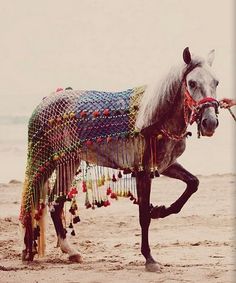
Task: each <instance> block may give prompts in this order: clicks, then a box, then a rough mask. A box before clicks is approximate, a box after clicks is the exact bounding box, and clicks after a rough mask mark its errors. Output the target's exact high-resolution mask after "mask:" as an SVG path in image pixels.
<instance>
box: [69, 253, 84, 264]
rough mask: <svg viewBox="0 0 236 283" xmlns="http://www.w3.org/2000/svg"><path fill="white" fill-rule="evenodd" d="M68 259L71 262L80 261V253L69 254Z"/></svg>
mask: <svg viewBox="0 0 236 283" xmlns="http://www.w3.org/2000/svg"><path fill="white" fill-rule="evenodd" d="M69 261H71V262H77V263H82V257H81V255H80V254H74V255H70V256H69Z"/></svg>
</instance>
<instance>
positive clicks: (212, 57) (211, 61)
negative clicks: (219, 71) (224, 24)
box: [207, 49, 215, 66]
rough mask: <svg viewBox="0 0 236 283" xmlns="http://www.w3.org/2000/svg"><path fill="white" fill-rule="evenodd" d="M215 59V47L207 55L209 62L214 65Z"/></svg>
mask: <svg viewBox="0 0 236 283" xmlns="http://www.w3.org/2000/svg"><path fill="white" fill-rule="evenodd" d="M214 59H215V49H212V50H211V51H210V52H209V53H208V55H207V63H208V64H209V65H210V66H212V63H213V61H214Z"/></svg>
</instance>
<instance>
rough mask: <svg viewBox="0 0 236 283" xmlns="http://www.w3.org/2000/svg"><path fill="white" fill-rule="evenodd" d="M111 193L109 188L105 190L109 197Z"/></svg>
mask: <svg viewBox="0 0 236 283" xmlns="http://www.w3.org/2000/svg"><path fill="white" fill-rule="evenodd" d="M111 193H112V189H111V188H110V187H109V188H108V189H107V195H108V196H109V195H110V194H111Z"/></svg>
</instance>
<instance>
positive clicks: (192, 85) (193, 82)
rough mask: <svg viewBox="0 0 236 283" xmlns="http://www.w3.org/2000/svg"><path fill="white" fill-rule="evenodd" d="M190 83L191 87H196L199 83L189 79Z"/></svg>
mask: <svg viewBox="0 0 236 283" xmlns="http://www.w3.org/2000/svg"><path fill="white" fill-rule="evenodd" d="M188 85H189V86H190V87H191V88H195V87H196V85H197V83H196V82H195V81H189V82H188Z"/></svg>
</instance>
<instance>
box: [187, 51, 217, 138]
mask: <svg viewBox="0 0 236 283" xmlns="http://www.w3.org/2000/svg"><path fill="white" fill-rule="evenodd" d="M183 59H184V62H185V63H186V64H187V66H186V67H187V68H186V70H187V71H186V73H185V76H184V83H185V87H186V92H187V93H188V94H189V95H190V97H191V99H192V101H193V102H194V103H193V104H194V106H193V107H194V109H195V116H196V117H195V118H196V120H197V123H198V127H199V131H200V133H201V134H202V135H203V136H212V135H213V134H214V132H215V129H216V128H217V126H218V124H219V122H218V119H217V114H218V102H217V100H216V88H217V85H218V83H219V81H218V80H217V79H216V78H215V76H214V75H213V73H212V72H211V66H212V63H213V60H214V50H212V51H210V53H209V54H208V57H207V60H206V61H203V60H202V61H199V60H194V59H192V58H191V54H190V52H189V49H188V48H185V49H184V52H183Z"/></svg>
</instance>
